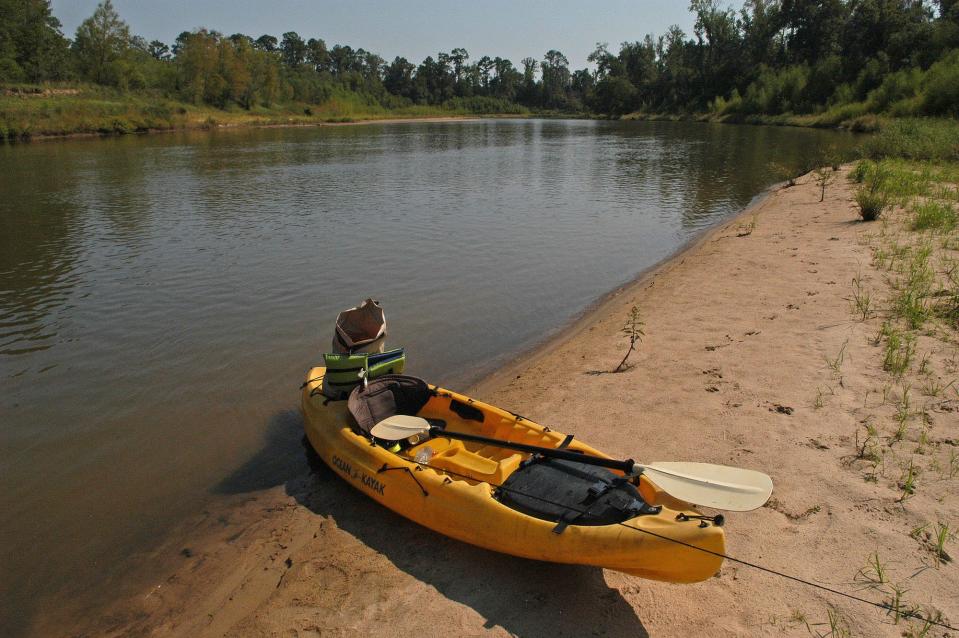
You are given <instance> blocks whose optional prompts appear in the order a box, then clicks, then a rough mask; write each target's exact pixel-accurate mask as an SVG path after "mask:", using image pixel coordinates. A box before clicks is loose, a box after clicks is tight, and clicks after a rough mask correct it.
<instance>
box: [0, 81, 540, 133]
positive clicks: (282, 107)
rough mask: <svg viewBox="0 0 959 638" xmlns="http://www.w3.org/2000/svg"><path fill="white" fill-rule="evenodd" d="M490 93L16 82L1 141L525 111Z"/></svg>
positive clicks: (1, 121)
mask: <svg viewBox="0 0 959 638" xmlns="http://www.w3.org/2000/svg"><path fill="white" fill-rule="evenodd" d="M528 112H529V111H528V110H527V109H525V108H524V107H521V106H518V105H516V104H513V103H511V102H507V101H504V100H499V99H495V98H469V99H465V98H461V99H455V100H450V101H449V102H447V103H445V104H442V105H419V104H410V103H409V102H408V101H406V100H403V101H402V103H395V104H393V103H391V104H386V105H384V104H383V103H381V102H380V101H378V100H377V99H376V98H374V97H373V96H370V95H365V94H360V93H356V92H353V91H348V90H345V89H337V90H334V91H332V92H331V93H330V94H329V95H328V97H327V99H325V100H323V101H322V102H320V103H318V104H307V103H302V102H286V103H282V104H274V105H272V106H269V107H264V106H257V107H255V108H252V109H249V110H245V109H242V108H239V107H235V106H234V107H228V108H225V109H219V108H215V107H212V106H206V105H203V106H196V105H193V104H189V103H185V102H179V101H176V100H170V99H167V98H166V97H164V96H163V95H162V94H160V93H158V92H152V91H139V92H122V91H119V90H116V89H109V88H105V87H99V86H92V85H73V86H72V87H69V88H66V87H60V86H58V85H50V86H36V87H22V90H16V91H14V90H6V91H3V92H0V140H2V139H10V140H14V139H25V138H30V137H33V136H50V135H69V134H76V133H80V134H85V133H93V134H120V133H134V132H139V131H147V130H157V129H159V130H167V129H178V128H209V127H213V126H218V125H228V126H241V125H262V124H310V123H318V122H351V121H359V120H370V119H383V118H395V117H411V118H415V117H442V116H457V115H472V114H478V113H482V114H525V113H528Z"/></svg>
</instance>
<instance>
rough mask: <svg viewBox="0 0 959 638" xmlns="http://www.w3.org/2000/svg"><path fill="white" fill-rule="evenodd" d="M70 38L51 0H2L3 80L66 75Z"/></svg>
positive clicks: (0, 66)
mask: <svg viewBox="0 0 959 638" xmlns="http://www.w3.org/2000/svg"><path fill="white" fill-rule="evenodd" d="M66 60H67V41H66V39H65V38H64V37H63V34H62V33H61V32H60V21H59V20H57V19H56V18H55V17H54V16H53V13H52V12H51V10H50V2H49V0H0V81H5V82H22V81H29V82H41V81H43V80H57V79H62V78H64V77H65V76H66V69H65V67H66Z"/></svg>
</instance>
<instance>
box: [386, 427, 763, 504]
mask: <svg viewBox="0 0 959 638" xmlns="http://www.w3.org/2000/svg"><path fill="white" fill-rule="evenodd" d="M370 434H372V435H373V436H374V437H375V438H378V439H382V440H384V441H399V440H402V439H408V438H410V437H412V436H416V435H419V434H429V435H430V436H443V437H446V438H449V439H457V440H460V441H469V442H473V443H483V444H485V445H492V446H497V447H502V448H507V449H512V450H519V451H521V452H529V453H531V454H542V455H543V456H546V457H550V458H558V459H563V460H567V461H574V462H577V463H587V464H589V465H598V466H601V467H608V468H611V469H616V470H621V471H623V472H626V473H627V474H633V473H636V472H643V473H645V474H646V475H647V476H648V477H649V478H650V479H651V480H652V481H653V482H654V483H656V485H658V486H659V487H660V488H662V489H663V491H665V492H666V493H668V494H671V495H672V496H674V497H676V498H678V499H679V500H682V501H686V502H687V503H695V504H696V505H704V506H706V507H712V508H715V509H721V510H728V511H731V512H748V511H749V510H754V509H756V508H757V507H761V506H762V504H763V503H765V502H766V501H767V500H769V496H770V495H771V494H772V491H773V482H772V479H771V478H769V477H768V476H766V475H765V474H763V473H762V472H757V471H755V470H747V469H743V468H738V467H729V466H726V465H713V464H711V463H684V462H664V463H655V464H651V465H640V464H639V463H636V462H634V461H633V460H632V459H627V460H625V461H617V460H614V459H606V458H602V457H598V456H592V455H588V454H582V453H580V452H574V451H572V450H563V449H557V448H551V447H541V446H538V445H526V444H525V443H515V442H513V441H505V440H503V439H493V438H489V437H485V436H478V435H476V434H465V433H462V432H452V431H450V430H444V429H443V428H438V427H434V426H431V425H430V423H429V421H427V420H426V419H424V418H421V417H418V416H409V415H406V414H397V415H395V416H391V417H388V418H386V419H383V420H382V421H380V422H379V423H377V424H376V425H374V426H373V429H372V430H371V431H370ZM423 440H425V439H423Z"/></svg>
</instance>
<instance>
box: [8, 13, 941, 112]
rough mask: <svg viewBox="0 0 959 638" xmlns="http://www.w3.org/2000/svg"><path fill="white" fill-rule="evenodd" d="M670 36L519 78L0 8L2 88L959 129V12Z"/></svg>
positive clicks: (302, 41)
mask: <svg viewBox="0 0 959 638" xmlns="http://www.w3.org/2000/svg"><path fill="white" fill-rule="evenodd" d="M689 10H690V11H691V12H692V13H693V15H694V16H695V23H694V26H693V32H692V34H686V33H685V32H684V31H683V30H682V29H681V28H679V27H678V26H672V27H670V28H669V29H668V30H667V31H666V33H664V34H662V35H659V36H654V35H647V36H646V37H645V38H643V39H642V40H638V41H635V42H624V43H622V44H621V45H620V46H619V49H618V51H617V52H613V51H611V50H610V47H609V46H608V45H607V44H599V45H597V47H596V49H595V50H594V51H593V52H592V53H591V54H590V55H589V58H588V59H589V62H590V63H591V64H592V67H593V68H584V69H578V70H571V69H570V66H569V61H568V59H567V58H566V57H565V56H564V55H563V54H562V53H561V52H560V51H558V50H550V51H548V52H546V54H545V55H544V56H543V58H542V59H534V58H532V57H527V58H524V59H523V60H521V61H520V66H519V67H516V66H514V64H513V62H511V61H510V60H508V59H504V58H501V57H492V58H491V57H489V56H483V57H480V58H478V59H474V58H471V57H470V54H469V53H468V52H467V51H466V50H465V49H463V48H455V49H453V50H452V51H450V52H448V53H445V52H440V53H438V54H437V55H436V56H435V57H433V56H429V57H427V58H426V59H425V60H423V61H422V62H420V63H419V64H414V63H413V62H411V61H409V60H407V59H406V58H403V57H396V58H394V59H393V60H392V61H386V60H384V59H383V58H382V57H380V56H379V55H378V54H376V53H374V52H371V51H367V50H365V49H363V48H356V49H354V48H352V47H350V46H348V45H340V44H334V45H333V46H329V47H328V46H327V44H326V42H324V40H322V39H321V38H316V37H309V38H304V37H302V36H300V35H299V34H298V33H296V32H294V31H290V32H287V33H284V34H282V36H280V37H276V36H273V35H261V36H259V37H255V38H254V37H253V36H248V35H244V34H239V33H237V34H233V35H229V36H226V35H224V34H222V33H219V32H217V31H214V30H209V29H197V30H195V31H189V32H186V31H185V32H183V33H181V34H180V35H179V36H178V37H177V38H176V40H175V41H174V42H173V43H171V44H169V45H168V44H166V43H163V42H160V41H156V40H154V41H152V42H147V41H146V40H145V39H144V38H142V37H139V36H136V35H133V34H132V33H131V32H130V29H129V26H128V25H127V24H126V23H125V22H124V21H123V20H122V19H121V17H120V16H119V15H118V13H117V11H116V9H115V8H114V7H113V5H112V3H111V2H110V0H103V2H101V4H100V5H98V6H97V8H96V10H95V11H94V13H93V15H92V16H90V17H89V18H88V19H86V20H85V21H84V22H83V23H82V24H81V25H80V26H79V27H78V28H77V31H76V33H75V34H74V37H73V39H72V40H70V39H67V38H66V37H65V36H64V35H63V33H62V31H61V25H60V23H59V21H58V20H57V19H56V17H55V16H54V15H53V13H52V10H51V8H50V2H49V0H0V15H2V16H4V17H3V19H2V21H0V82H3V83H18V82H29V83H38V82H45V81H58V80H60V81H71V80H72V81H77V80H79V81H86V82H91V83H95V84H99V85H104V86H110V87H116V88H117V89H119V90H153V91H158V92H160V93H162V94H164V95H167V96H170V97H176V98H179V99H182V100H186V101H189V102H193V103H197V104H201V103H202V104H210V105H214V106H217V107H221V108H224V107H228V106H232V107H239V108H244V109H253V108H256V107H258V106H269V105H271V104H274V103H277V102H289V101H296V102H302V103H305V104H319V103H322V102H324V101H326V100H328V99H330V98H331V97H334V96H335V95H336V94H337V92H338V91H352V92H354V93H358V94H360V95H362V96H364V97H365V98H366V99H367V100H369V101H371V103H372V102H376V103H379V104H381V105H383V106H385V107H395V106H403V105H409V104H430V105H454V106H459V107H461V108H472V109H473V110H477V111H487V112H490V111H497V110H505V109H507V108H508V107H509V106H510V105H515V104H519V105H523V106H526V107H530V108H534V109H549V110H556V111H568V112H572V111H575V112H593V113H599V114H609V115H622V114H625V113H629V112H632V111H646V112H703V111H709V110H711V111H714V112H720V113H728V114H742V115H749V114H780V113H791V114H803V113H820V112H823V111H825V110H828V109H842V108H843V107H844V105H849V104H858V105H860V107H858V108H860V110H869V109H872V110H874V111H880V110H881V111H884V112H885V111H891V112H892V113H893V114H917V113H928V114H949V115H959V0H936V1H935V2H929V1H926V0H747V1H746V3H745V4H744V5H743V6H742V7H741V8H740V9H739V10H738V11H736V10H734V9H732V8H730V7H723V6H722V5H721V4H720V2H719V0H692V1H691V2H690V5H689Z"/></svg>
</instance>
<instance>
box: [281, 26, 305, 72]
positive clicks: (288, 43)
mask: <svg viewBox="0 0 959 638" xmlns="http://www.w3.org/2000/svg"><path fill="white" fill-rule="evenodd" d="M308 53H309V47H307V45H306V42H304V41H303V38H301V37H300V36H299V34H297V33H296V31H287V32H286V33H284V34H283V39H282V40H281V41H280V56H281V57H282V58H283V64H285V65H286V66H288V67H290V68H295V67H298V66H300V65H301V64H303V63H304V62H306V56H307V54H308Z"/></svg>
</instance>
